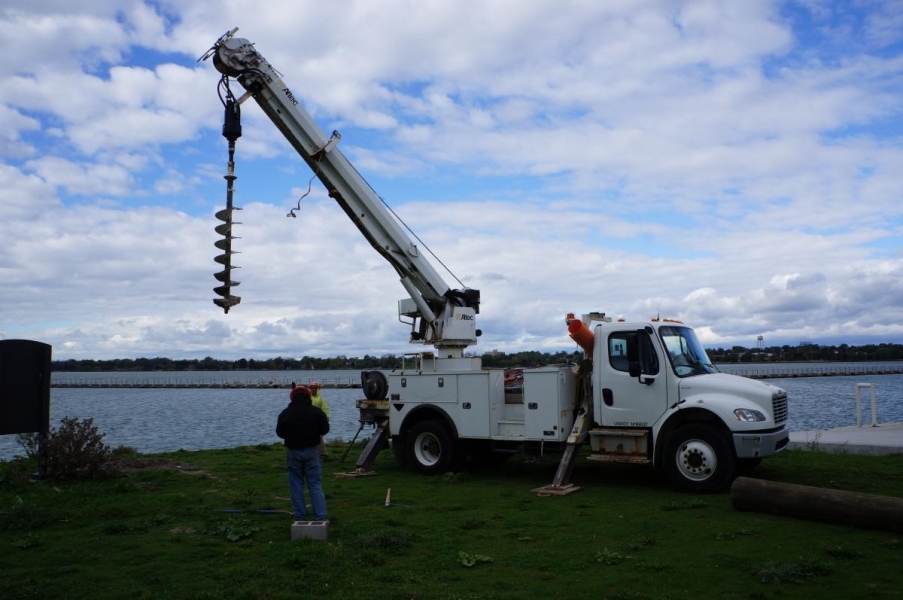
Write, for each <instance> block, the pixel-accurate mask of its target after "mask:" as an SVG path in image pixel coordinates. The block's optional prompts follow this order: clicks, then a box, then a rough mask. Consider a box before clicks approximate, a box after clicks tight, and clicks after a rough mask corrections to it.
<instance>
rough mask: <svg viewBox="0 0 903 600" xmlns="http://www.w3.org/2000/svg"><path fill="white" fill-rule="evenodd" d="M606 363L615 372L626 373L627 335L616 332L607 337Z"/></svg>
mask: <svg viewBox="0 0 903 600" xmlns="http://www.w3.org/2000/svg"><path fill="white" fill-rule="evenodd" d="M608 362H609V364H611V368H612V369H614V370H615V371H624V372H625V373H626V372H627V371H628V368H627V367H628V361H627V333H626V332H616V333H612V334H611V335H609V336H608Z"/></svg>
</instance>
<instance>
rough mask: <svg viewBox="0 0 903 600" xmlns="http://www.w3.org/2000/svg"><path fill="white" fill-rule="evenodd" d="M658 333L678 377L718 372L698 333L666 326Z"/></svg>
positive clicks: (687, 328)
mask: <svg viewBox="0 0 903 600" xmlns="http://www.w3.org/2000/svg"><path fill="white" fill-rule="evenodd" d="M658 333H659V335H660V336H661V338H662V342H663V343H664V344H665V348H666V349H667V350H668V358H669V359H670V361H671V368H672V369H674V373H675V374H676V375H677V376H678V377H690V376H692V375H702V374H704V373H717V372H718V369H717V368H716V367H715V365H713V364H712V361H711V360H709V356H708V354H706V353H705V348H703V347H702V344H701V343H700V342H699V338H697V337H696V333H695V332H694V331H693V330H692V329H690V328H689V327H677V326H672V325H666V326H663V327H660V328H659V330H658Z"/></svg>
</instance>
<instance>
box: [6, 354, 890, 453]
mask: <svg viewBox="0 0 903 600" xmlns="http://www.w3.org/2000/svg"><path fill="white" fill-rule="evenodd" d="M741 367H748V365H737V366H734V365H725V366H724V367H723V368H722V367H721V365H719V368H722V370H723V371H725V372H731V371H732V370H733V369H734V368H737V369H739V368H741ZM74 377H85V378H90V379H102V378H109V379H110V380H111V381H112V380H116V379H125V378H128V379H129V380H137V381H149V380H150V381H162V382H166V381H171V382H174V383H182V382H184V381H186V380H191V381H211V382H212V381H217V382H221V381H242V382H250V383H258V382H260V383H266V382H269V381H274V382H275V383H276V384H279V385H284V386H287V385H288V384H289V382H291V381H297V382H299V383H307V382H308V381H311V380H319V381H339V382H347V381H360V373H359V371H294V372H292V371H286V372H278V373H273V372H267V371H262V372H242V373H240V374H238V373H210V372H203V373H190V372H186V373H90V374H73V373H54V374H53V379H54V381H62V380H64V379H71V378H74ZM768 382H769V383H772V384H774V385H776V386H778V387H781V388H784V389H785V390H786V391H787V395H788V398H789V409H790V416H789V424H790V428H791V430H793V431H805V430H813V429H829V428H833V427H843V426H847V425H855V424H856V384H857V383H874V384H875V385H876V388H877V398H878V401H877V414H878V421H879V422H880V423H888V422H903V375H867V374H864V375H856V376H851V377H847V376H843V377H800V378H786V379H783V378H782V379H769V380H768ZM323 394H324V396H325V397H326V399H327V401H328V402H329V409H330V417H331V418H330V427H331V431H330V433H329V435H328V436H327V440H329V439H332V440H345V441H349V440H351V438H352V437H353V436H354V435H355V432H357V430H358V427H359V422H358V412H357V409H356V408H355V401H356V400H359V399H361V398H363V393H362V391H361V390H360V389H353V388H351V389H347V388H346V389H327V390H324V391H323ZM287 404H288V389H287V388H285V387H283V388H262V389H256V388H249V389H161V388H147V389H143V388H139V389H117V388H52V389H51V400H50V405H51V408H50V413H51V419H50V424H51V427H53V428H56V427H58V426H59V423H60V419H62V418H63V417H70V418H76V419H84V418H88V417H91V418H93V419H94V424H95V425H96V426H97V427H98V429H99V430H100V431H101V432H102V433H104V442H105V443H106V444H107V445H109V446H111V447H116V446H119V445H125V446H131V447H134V448H137V449H138V451H139V452H142V453H155V452H171V451H176V450H179V449H185V450H201V449H210V448H232V447H236V446H244V445H252V444H260V443H265V444H268V443H275V442H279V441H280V440H279V438H277V437H276V433H275V427H276V417H277V415H278V414H279V412H280V411H281V410H282V409H283V408H285V406H287ZM862 419H863V423H865V424H869V423H871V400H870V395H869V393H868V390H863V416H862ZM372 431H373V430H372V429H371V428H367V429H364V430H363V431H362V432H361V434H360V437H359V438H358V439H359V440H360V439H366V438H367V437H369V435H370V434H371V433H372ZM20 454H23V452H22V450H21V448H20V447H19V446H18V444H17V443H16V436H14V435H5V436H0V460H8V459H10V458H12V457H13V456H15V455H20ZM349 459H356V457H354V456H349Z"/></svg>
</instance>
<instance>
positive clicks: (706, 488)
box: [662, 423, 737, 494]
mask: <svg viewBox="0 0 903 600" xmlns="http://www.w3.org/2000/svg"><path fill="white" fill-rule="evenodd" d="M662 466H663V468H664V470H665V474H666V475H667V476H668V480H669V481H670V482H671V485H673V486H674V487H675V488H676V489H678V490H680V491H682V492H690V493H694V494H706V493H711V492H718V491H721V490H723V489H725V488H726V487H727V486H729V485H730V484H731V482H732V481H733V480H734V474H735V473H736V469H737V465H736V461H735V459H734V453H733V452H732V451H731V447H730V445H729V444H728V441H727V440H726V439H725V437H724V436H723V435H722V434H721V432H720V431H718V430H717V429H715V428H714V427H710V426H708V425H702V424H695V423H694V424H690V425H684V426H683V427H681V428H680V429H678V430H677V431H675V432H674V433H673V434H672V435H671V437H670V438H669V439H668V443H667V444H666V446H665V454H664V460H663V461H662Z"/></svg>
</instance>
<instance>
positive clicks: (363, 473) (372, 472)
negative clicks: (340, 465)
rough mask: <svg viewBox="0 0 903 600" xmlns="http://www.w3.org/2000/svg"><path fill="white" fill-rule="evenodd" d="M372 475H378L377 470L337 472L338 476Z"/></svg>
mask: <svg viewBox="0 0 903 600" xmlns="http://www.w3.org/2000/svg"><path fill="white" fill-rule="evenodd" d="M370 475H376V471H349V472H347V473H335V476H336V477H341V478H345V477H349V478H351V477H368V476H370Z"/></svg>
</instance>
